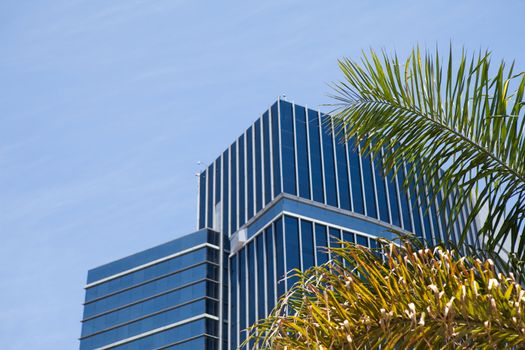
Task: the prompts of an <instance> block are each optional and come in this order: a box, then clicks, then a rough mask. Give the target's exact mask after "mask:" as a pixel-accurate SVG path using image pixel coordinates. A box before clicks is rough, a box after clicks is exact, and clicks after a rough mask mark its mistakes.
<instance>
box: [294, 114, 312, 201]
mask: <svg viewBox="0 0 525 350" xmlns="http://www.w3.org/2000/svg"><path fill="white" fill-rule="evenodd" d="M295 134H296V140H297V172H298V179H299V196H300V197H303V198H306V199H310V166H309V165H308V140H307V131H306V110H305V108H304V107H301V106H295Z"/></svg>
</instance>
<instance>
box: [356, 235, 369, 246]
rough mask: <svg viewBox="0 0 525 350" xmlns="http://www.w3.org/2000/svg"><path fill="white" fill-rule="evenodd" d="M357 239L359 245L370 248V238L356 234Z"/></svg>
mask: <svg viewBox="0 0 525 350" xmlns="http://www.w3.org/2000/svg"><path fill="white" fill-rule="evenodd" d="M355 239H356V243H357V244H359V245H362V246H365V247H368V238H366V236H363V235H360V234H356V235H355Z"/></svg>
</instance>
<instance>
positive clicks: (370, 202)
mask: <svg viewBox="0 0 525 350" xmlns="http://www.w3.org/2000/svg"><path fill="white" fill-rule="evenodd" d="M361 162H362V163H363V184H364V191H365V202H366V215H367V216H369V217H372V218H376V219H377V209H376V198H375V188H374V178H373V175H372V171H373V169H372V162H371V159H370V154H365V155H363V156H362V157H361Z"/></svg>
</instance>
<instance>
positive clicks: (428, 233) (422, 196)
mask: <svg viewBox="0 0 525 350" xmlns="http://www.w3.org/2000/svg"><path fill="white" fill-rule="evenodd" d="M418 194H419V203H421V212H422V213H423V223H424V225H425V238H426V240H427V242H428V244H430V245H432V244H433V239H432V227H431V224H430V216H429V212H428V209H429V208H428V203H427V195H426V193H425V185H424V184H423V181H420V182H419V186H418Z"/></svg>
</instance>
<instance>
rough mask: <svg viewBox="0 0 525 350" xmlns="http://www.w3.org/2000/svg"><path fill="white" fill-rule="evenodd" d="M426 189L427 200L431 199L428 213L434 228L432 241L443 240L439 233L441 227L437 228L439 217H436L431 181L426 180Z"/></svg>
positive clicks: (436, 210)
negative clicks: (427, 193)
mask: <svg viewBox="0 0 525 350" xmlns="http://www.w3.org/2000/svg"><path fill="white" fill-rule="evenodd" d="M428 191H429V200H430V201H431V205H430V213H431V215H432V227H433V228H434V236H435V240H436V241H435V242H434V243H440V242H443V238H442V235H441V229H440V228H439V221H438V220H439V218H438V215H439V213H438V208H437V207H436V193H435V192H434V186H433V183H432V181H429V182H428Z"/></svg>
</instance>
